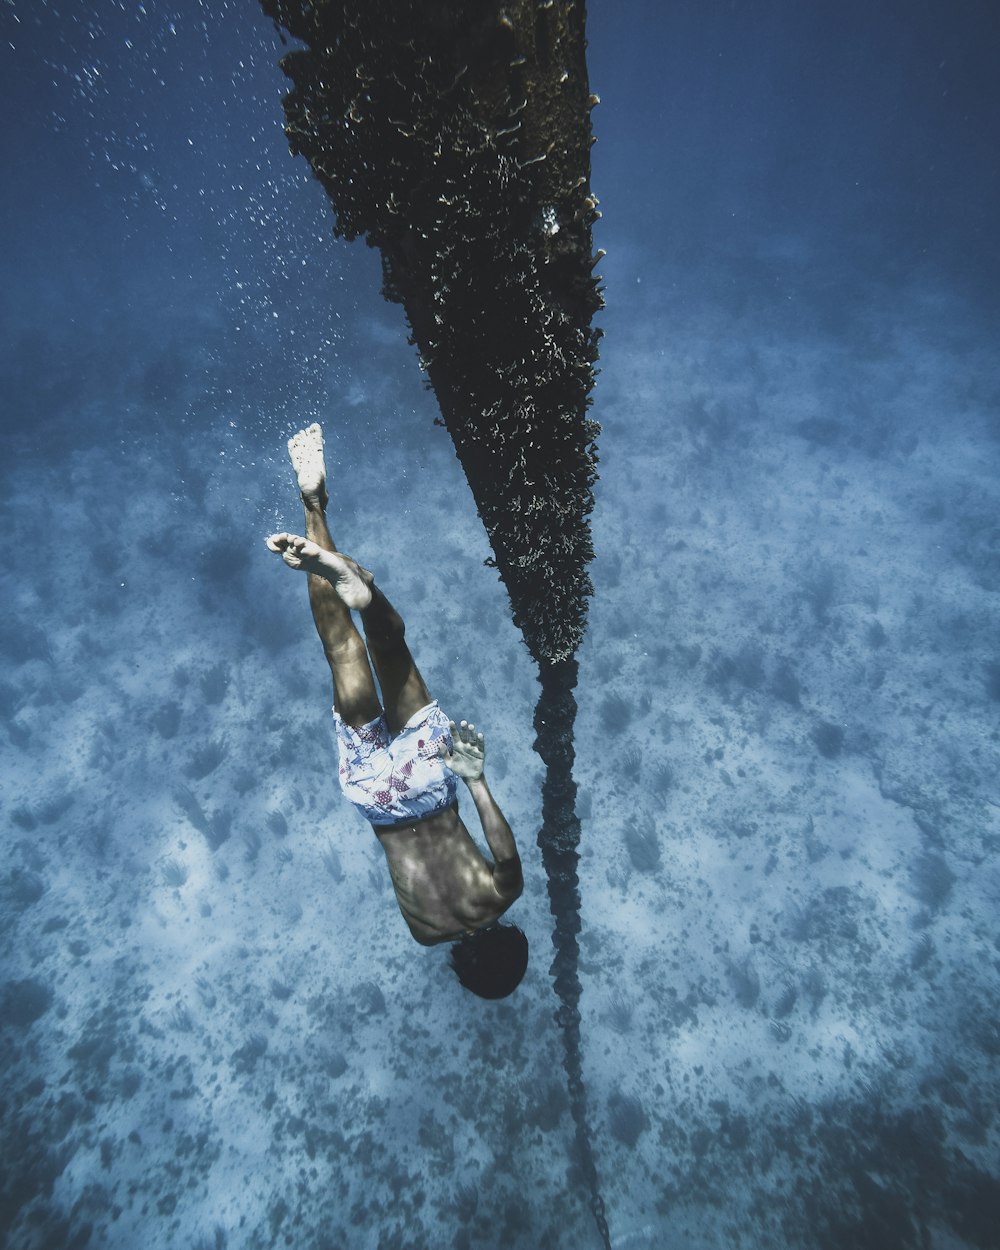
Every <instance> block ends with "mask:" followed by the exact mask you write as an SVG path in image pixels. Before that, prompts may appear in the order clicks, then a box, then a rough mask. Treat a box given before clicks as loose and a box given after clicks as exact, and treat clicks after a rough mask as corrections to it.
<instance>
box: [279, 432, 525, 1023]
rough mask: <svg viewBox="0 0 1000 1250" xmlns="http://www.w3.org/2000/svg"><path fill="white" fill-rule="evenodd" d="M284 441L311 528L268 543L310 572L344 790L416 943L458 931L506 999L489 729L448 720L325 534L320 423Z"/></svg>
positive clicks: (519, 884) (464, 962) (516, 887)
mask: <svg viewBox="0 0 1000 1250" xmlns="http://www.w3.org/2000/svg"><path fill="white" fill-rule="evenodd" d="M288 450H289V454H290V456H291V459H292V465H293V467H294V469H295V473H296V478H297V481H298V487H299V494H300V498H301V500H302V504H303V507H304V509H305V530H306V535H305V537H301V536H299V535H296V534H288V533H279V534H272V535H271V536H270V537H269V538H268V539H267V546H268V549H269V550H270V551H273V552H276V553H277V554H279V555H280V556H281V558H282V559H283V560H284V562H285V563H286V564H287V565H288V566H289V568H292V569H300V570H302V571H303V572H304V573H306V574H307V577H308V586H309V603H310V607H311V609H312V615H313V621H314V623H315V625H316V630H317V633H318V634H319V636H320V640H321V641H322V644H323V651H324V653H325V655H326V659H327V662H328V663H329V666H330V672H331V674H332V677H333V687H334V704H333V715H334V723H335V725H336V731H337V744H338V753H339V769H338V779H339V783H340V788H341V791H342V792H343V794H344V797H345V798H346V799H347V800H348V801H349V802H350V803H352V804H353V805H354V806H355V807H356V808H357V809H358V811H359V812H360V813H361V815H362V816H363V817H364V818H365V820H367V821H368V822H369V824H370V825H371V827H372V829H373V830H374V832H375V835H376V837H377V838H378V840H379V842H380V843H381V846H382V849H383V850H384V852H385V857H386V860H387V861H388V865H389V872H390V875H391V878H392V884H393V888H394V890H395V894H396V901H397V902H398V904H399V910H400V911H401V912H402V914H403V918H404V919H405V920H406V923H407V925H408V926H409V929H410V933H411V934H412V936H413V937H414V939H415V940H416V941H417V942H419V943H420V944H421V945H423V946H435V945H438V944H440V943H443V942H453V943H455V946H454V947H453V949H452V952H451V960H450V962H451V966H452V968H453V969H454V971H455V973H456V975H457V976H458V978H459V980H460V981H461V983H462V985H463V986H464V987H465V988H466V989H468V990H470V991H471V992H472V993H474V994H477V995H479V996H480V997H482V998H494V999H495V998H505V997H506V996H507V995H508V994H511V993H513V991H514V990H515V989H516V988H517V986H518V985H519V984H520V982H521V979H522V977H523V976H524V973H525V970H526V968H527V965H528V939H527V938H526V937H525V936H524V933H523V932H522V931H521V930H520V929H519V928H517V927H516V926H515V925H501V924H499V923H498V921H499V918H500V917H501V916H502V915H503V914H504V913H505V912H506V911H507V909H508V908H509V907H511V905H512V904H513V903H514V902H516V900H517V899H518V898H519V897H520V895H521V893H522V891H523V889H524V879H523V875H522V871H521V859H520V856H519V855H518V851H517V844H516V843H515V841H514V835H513V833H512V832H511V828H510V825H509V824H508V823H507V820H506V817H505V816H504V814H503V812H502V811H501V810H500V807H499V806H498V804H497V802H496V799H495V798H494V797H493V795H492V793H491V791H490V788H489V785H488V784H487V781H486V777H485V775H484V764H485V759H486V745H485V735H484V734H483V733H482V732H479V733H477V732H476V727H475V725H474V724H470V723H469V722H467V721H465V720H463V721H462V722H461V723H460V724H456V723H455V722H454V721H451V722H449V721H448V718H447V717H446V716H445V714H444V713H443V712H442V710H441V708H440V706H439V704H438V702H437V700H436V699H433V698H432V697H431V694H430V691H429V690H428V689H427V686H426V685H425V683H424V679H423V677H422V676H421V675H420V671H419V669H418V668H417V666H416V664H415V663H414V660H413V656H412V655H411V654H410V649H409V647H408V646H407V643H406V639H405V626H404V624H403V619H402V617H401V616H400V615H399V613H398V612H397V611H396V610H395V608H393V606H392V605H391V604H390V603H389V601H388V599H387V598H386V597H385V595H384V594H383V593H382V591H381V589H380V588H379V587H378V586H377V585H376V584H375V577H374V574H373V573H371V572H370V571H369V570H368V569H366V568H364V567H362V566H361V565H360V564H358V563H357V561H355V560H353V559H351V557H349V556H347V555H344V554H343V553H342V552H338V550H337V548H336V547H335V546H334V543H333V539H332V538H331V536H330V530H329V528H328V526H327V521H326V508H327V504H328V502H329V492H328V490H327V485H326V483H327V474H326V464H325V460H324V455H323V433H322V430H321V428H320V426H319V425H318V424H316V423H314V424H312V425H310V426H309V427H308V428H306V429H304V430H300V431H299V433H298V434H296V435H295V436H294V437H293V438H291V439H290V440H289V443H288ZM352 611H356V612H358V614H359V616H360V619H361V622H362V626H363V630H364V637H363V638H362V635H361V633H360V632H359V631H358V629H357V628H356V626H355V624H354V620H353V617H352V615H351V613H352ZM373 670H374V671H373ZM376 676H377V678H378V687H379V689H380V690H381V701H380V699H379V693H378V689H376ZM458 779H461V780H462V781H464V782H465V785H466V787H467V788H468V791H469V794H470V796H471V798H472V801H473V803H474V804H475V807H476V812H477V815H478V816H479V820H480V822H481V824H482V829H483V835H484V837H485V838H486V842H487V845H488V846H489V848H490V851H491V852H492V854H493V857H494V860H493V862H492V863H490V862H489V861H488V860H487V859H486V858H485V857H484V856H483V854H482V852H481V851H480V849H479V848H478V847H477V846H476V844H475V842H474V841H473V840H472V838H471V836H470V835H469V831H468V829H467V828H466V826H465V823H464V821H463V820H462V818H461V817H460V816H459V805H458V799H457V793H456V792H457V789H458V784H457V783H458Z"/></svg>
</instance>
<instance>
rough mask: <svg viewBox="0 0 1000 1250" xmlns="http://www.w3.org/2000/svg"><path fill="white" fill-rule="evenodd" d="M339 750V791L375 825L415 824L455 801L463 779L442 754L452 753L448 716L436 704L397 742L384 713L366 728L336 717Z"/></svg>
mask: <svg viewBox="0 0 1000 1250" xmlns="http://www.w3.org/2000/svg"><path fill="white" fill-rule="evenodd" d="M333 720H334V724H335V725H336V729H337V745H338V747H339V749H340V788H341V790H343V792H344V797H345V798H347V799H348V801H349V802H351V803H353V804H354V806H355V807H356V808H357V809H358V811H359V812H360V813H361V814H362V816H364V818H365V820H367V821H369V822H370V823H371V824H373V825H399V824H411V823H412V822H413V821H416V820H425V819H426V818H427V817H428V816H432V815H434V813H435V812H440V811H443V810H444V809H445V808H446V807H450V806H451V805H452V803H454V801H455V795H456V792H457V790H458V781H457V779H456V777H455V774H454V773H453V772H452V771H451V769H450V768H449V767H448V766H447V764H445V762H444V760H442V759H441V757H440V755H438V743H440V742H445V743H446V744H447V747H448V750H449V751H450V750H451V749H452V737H451V730H450V728H449V722H448V718H447V716H445V714H444V712H442V711H441V708H440V707H439V706H438V703H437V700H435V701H434V702H433V703H428V704H427V706H426V707H424V708H421V709H420V711H419V712H415V713H414V714H413V715H412V716H411V717H410V719H409V720H408V721H407V722H406V724H405V725H404V726H403V728H402V729H401V730H400V731H399V733H398V734H397V735H396V736H395V738H393V737H392V736H391V735H390V733H389V726H388V724H387V722H386V719H385V713H384V712H383V713H382V715H380V716H377V717H376V718H375V719H374V720H373V721H369V722H368V724H367V725H360V726H359V725H347V724H345V723H344V721H343V720H342V719H341V716H340V714H339V713H338V712H336V711H335V712H334V714H333Z"/></svg>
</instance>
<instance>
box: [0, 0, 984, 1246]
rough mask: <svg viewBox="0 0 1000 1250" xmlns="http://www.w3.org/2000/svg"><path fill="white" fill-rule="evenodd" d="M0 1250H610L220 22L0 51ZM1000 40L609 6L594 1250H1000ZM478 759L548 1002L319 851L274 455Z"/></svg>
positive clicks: (396, 449) (586, 1022)
mask: <svg viewBox="0 0 1000 1250" xmlns="http://www.w3.org/2000/svg"><path fill="white" fill-rule="evenodd" d="M0 24H2V27H3V40H2V43H0V57H2V61H0V66H2V68H0V83H2V86H0V91H2V93H3V98H4V105H5V109H4V115H5V119H6V124H5V126H4V131H3V138H2V144H3V155H2V166H0V167H2V170H3V177H2V179H0V197H2V206H3V207H2V212H3V223H4V231H3V247H2V254H0V292H2V298H3V303H2V318H3V320H2V330H3V332H2V336H0V379H2V383H0V396H2V430H3V457H2V468H0V472H2V491H0V508H2V513H3V515H2V531H0V532H2V533H3V535H4V544H3V545H4V556H5V558H4V561H3V569H2V572H0V583H2V586H0V605H2V606H0V638H2V644H3V645H2V650H0V706H2V710H3V743H4V749H3V757H2V765H0V767H2V773H0V836H2V839H3V843H2V845H3V861H2V865H0V960H2V965H0V983H2V990H0V1065H2V1074H3V1081H2V1093H0V1230H2V1232H3V1233H4V1234H5V1237H6V1240H5V1243H4V1244H6V1245H8V1246H10V1247H12V1250H21V1248H25V1250H36V1248H40V1247H46V1248H48V1247H52V1248H53V1250H56V1248H62V1247H84V1246H91V1247H102V1250H103V1248H107V1250H133V1248H134V1247H137V1246H147V1247H185V1248H186V1247H216V1248H221V1247H231V1248H239V1250H242V1248H243V1247H246V1248H248V1250H251V1248H257V1247H270V1246H293V1247H303V1248H305V1250H313V1248H315V1250H320V1248H323V1250H327V1248H330V1250H333V1248H341V1247H344V1248H347V1250H354V1248H355V1247H358V1248H360V1250H369V1248H371V1250H376V1248H378V1250H383V1248H386V1250H387V1248H389V1247H412V1248H414V1250H423V1248H425V1247H435V1248H437V1247H443V1246H447V1247H456V1248H458V1250H461V1248H463V1247H470V1248H471V1247H475V1248H477V1250H479V1248H483V1250H487V1248H491V1247H497V1248H498V1250H499V1248H500V1247H503V1248H504V1250H508V1248H520V1247H524V1248H525V1250H533V1248H536V1247H540V1246H545V1247H560V1248H562V1247H566V1248H569V1247H586V1246H597V1245H599V1244H600V1243H599V1239H598V1234H597V1230H596V1228H595V1226H594V1224H593V1221H592V1220H591V1217H590V1214H589V1212H588V1209H587V1194H586V1187H585V1185H584V1182H583V1179H582V1175H581V1172H580V1169H579V1167H578V1166H577V1162H576V1157H575V1147H574V1140H573V1127H572V1122H571V1119H570V1115H569V1110H568V1102H567V1098H566V1092H565V1078H564V1075H563V1072H562V1060H561V1050H560V1039H559V1035H558V1032H557V1029H556V1026H555V1023H554V1021H553V1012H554V1010H555V1006H556V1002H555V998H554V994H553V991H552V988H551V985H550V982H549V979H548V975H547V968H548V963H549V951H550V949H551V948H550V943H549V932H550V918H549V914H548V905H547V900H546V895H545V885H544V876H543V873H542V868H541V861H540V855H539V852H538V850H537V848H536V846H535V834H536V831H537V829H538V827H539V824H540V793H539V787H540V780H541V775H542V766H541V763H540V761H539V760H538V758H537V756H535V755H534V753H533V752H532V750H531V741H532V737H533V732H532V728H531V717H532V712H533V707H534V701H535V697H536V692H537V686H536V684H535V681H534V672H533V669H532V666H531V664H530V662H529V659H528V656H527V653H526V651H525V649H524V647H523V646H522V645H521V643H520V641H519V639H518V637H517V635H516V634H515V631H514V629H513V627H512V625H511V624H510V619H509V613H508V609H507V603H506V599H505V596H504V593H503V590H502V587H501V586H500V584H499V583H498V582H497V581H496V575H495V573H493V572H491V571H490V570H489V569H488V568H485V567H484V565H483V560H484V559H485V558H486V557H487V556H488V554H489V550H488V546H487V543H486V540H485V537H484V534H483V532H482V528H481V526H480V524H479V522H478V519H477V517H476V514H475V509H474V507H473V505H472V502H471V498H470V495H469V492H468V488H467V486H466V484H465V482H464V479H463V478H462V475H461V471H460V469H459V466H458V463H457V461H456V459H455V457H454V453H453V451H452V449H451V447H450V444H449V443H448V440H447V436H446V434H445V432H444V431H443V430H442V429H440V428H439V427H436V426H435V425H434V423H433V421H434V416H435V414H436V409H435V405H434V399H433V395H431V394H430V393H429V392H427V391H426V390H425V389H424V387H423V385H422V381H421V376H420V373H419V369H418V367H417V362H416V357H415V353H414V351H413V349H411V348H410V347H408V346H407V343H406V327H405V325H404V323H403V319H402V313H401V310H400V309H399V308H398V307H396V306H389V305H387V304H384V303H383V302H382V300H381V298H380V296H379V294H378V287H379V266H378V261H377V257H376V255H375V254H374V253H372V252H371V251H369V250H368V249H366V248H365V247H364V246H363V245H362V244H361V243H357V244H353V245H347V244H345V243H343V242H337V241H335V240H333V239H332V237H331V226H332V217H331V214H330V211H329V209H328V207H327V204H326V202H325V200H324V197H323V195H322V192H321V190H320V188H319V186H318V185H317V184H316V183H314V182H313V181H312V180H311V178H310V176H309V174H308V171H307V169H306V166H305V164H304V162H303V161H301V160H293V159H292V158H291V157H290V156H289V155H288V152H287V145H286V142H285V140H284V136H283V134H282V131H281V121H282V115H281V107H280V97H281V94H282V92H283V90H284V86H285V80H284V79H283V77H282V75H281V73H280V71H279V70H278V68H277V61H278V58H279V56H280V54H281V52H282V50H283V49H282V47H281V44H280V42H279V40H278V37H277V35H276V34H275V32H274V30H273V28H272V27H271V25H270V24H269V23H268V22H266V21H265V20H264V19H263V18H262V17H261V16H260V15H259V14H258V13H257V12H256V10H255V8H254V6H253V5H221V4H219V5H210V4H207V3H205V4H201V3H198V2H197V0H180V2H178V3H176V4H173V5H171V4H164V3H160V2H159V0H150V2H149V3H145V4H143V5H139V4H133V3H124V4H115V3H112V2H111V0H101V2H96V0H94V2H91V3H86V2H85V0H84V2H81V3H73V4H71V3H68V2H67V3H61V4H55V3H43V2H41V0H37V2H35V3H29V2H28V0H13V2H12V3H8V4H6V5H5V6H4V8H3V12H2V15H0ZM998 35H1000V18H998V16H997V12H996V9H995V6H993V5H992V4H989V3H975V2H973V0H958V2H957V3H951V4H944V3H940V2H934V0H928V2H927V3H912V2H911V3H905V4H904V3H901V2H899V3H897V2H888V3H882V4H879V5H871V4H861V3H846V4H844V3H837V4H834V3H832V2H831V0H817V3H814V4H810V5H799V4H793V3H791V2H790V0H759V2H757V3H753V4H750V3H739V2H737V0H733V2H732V3H722V2H721V0H720V2H718V3H714V2H713V3H706V2H702V3H696V2H694V0H687V2H680V3H670V4H653V3H640V2H639V0H616V3H614V4H612V3H611V2H610V0H600V2H594V3H592V4H591V6H590V13H589V39H590V51H589V61H590V73H591V85H592V89H593V90H595V91H596V92H598V93H599V94H600V96H601V98H602V104H601V106H600V108H599V109H597V110H596V112H595V114H594V124H595V130H596V133H597V135H598V138H599V142H598V144H597V145H596V147H595V148H594V153H593V157H594V170H593V187H594V190H595V192H596V194H597V195H598V196H599V197H600V200H601V209H602V211H603V214H604V215H603V219H602V220H601V222H600V223H599V225H598V227H597V230H596V240H595V241H596V243H597V245H599V246H600V247H603V248H605V249H606V250H607V253H608V255H607V257H606V259H605V260H604V262H603V263H602V266H601V270H602V272H603V274H604V277H605V281H606V285H607V301H608V306H607V309H606V311H605V312H604V314H602V318H601V324H602V326H603V327H604V329H605V331H606V337H605V338H604V340H603V342H602V359H601V362H600V363H601V369H602V373H601V376H600V378H599V381H598V386H597V390H596V391H595V408H594V415H595V416H596V417H597V418H598V419H599V420H600V421H601V423H602V425H603V434H602V437H601V443H600V453H601V465H600V469H601V480H600V482H599V484H598V488H597V507H596V510H595V513H594V515H593V531H594V539H595V545H596V548H597V552H598V556H597V560H596V561H595V565H594V580H595V585H596V594H595V597H594V600H593V603H592V609H591V618H590V628H589V633H588V636H587V640H586V642H585V645H584V647H583V649H582V651H581V655H580V659H581V680H580V687H579V690H578V697H579V703H580V715H579V723H578V735H577V751H578V756H577V778H578V781H579V783H580V787H581V796H580V811H581V816H582V818H583V854H582V860H581V865H580V871H581V896H582V904H581V905H582V921H583V930H582V934H581V946H582V951H583V959H582V966H581V978H582V981H583V986H584V996H583V1001H582V1004H581V1010H582V1013H583V1038H584V1067H585V1076H586V1083H587V1091H588V1098H589V1106H590V1116H591V1121H592V1147H593V1153H594V1158H595V1160H596V1163H597V1168H598V1173H599V1177H600V1183H601V1189H602V1192H603V1195H604V1199H605V1202H606V1205H607V1212H608V1220H609V1224H610V1228H611V1235H612V1242H613V1244H614V1245H615V1246H616V1247H670V1250H675V1248H677V1250H680V1248H697V1250H710V1248H715V1247H720V1248H721V1247H727V1248H728V1247H736V1246H740V1247H747V1248H755V1247H765V1246H766V1247H780V1248H784V1247H788V1248H792V1247H795V1248H796V1250H798V1248H802V1247H805V1248H807V1250H808V1248H812V1247H817V1248H824V1250H825V1248H826V1247H832V1246H837V1247H853V1246H858V1247H872V1250H876V1248H877V1250H895V1248H896V1247H899V1248H900V1250H908V1248H909V1247H926V1246H931V1247H934V1248H935V1250H938V1248H941V1250H964V1248H965V1247H977V1248H984V1247H993V1246H996V1245H997V1244H998V1235H997V1231H996V1230H997V1229H998V1228H1000V1157H998V1142H1000V1121H998V1114H997V1107H998V1105H1000V1090H998V1084H1000V1078H998V1058H1000V985H998V982H1000V924H998V921H997V914H998V902H1000V863H998V850H1000V785H998V782H997V776H998V766H1000V759H998V755H1000V751H998V743H1000V737H998V713H1000V650H998V645H997V610H998V595H1000V520H998V517H1000V485H998V477H1000V474H998V467H1000V444H998V436H1000V352H998V348H997V342H998V337H997V331H998V312H1000V308H998V303H1000V301H998V296H997V292H998V291H1000V251H998V245H997V231H996V224H995V223H996V221H997V220H998V215H1000V155H998V154H1000V86H998V80H997V76H996V72H995V48H996V46H997V37H998ZM313 420H320V421H321V422H322V423H323V425H324V429H325V431H326V436H327V450H328V455H329V459H330V463H331V468H332V475H333V476H332V495H333V500H332V504H331V512H330V515H331V527H332V529H333V532H334V537H335V538H336V539H337V541H338V544H339V545H340V546H342V547H343V548H344V549H345V550H347V551H350V552H352V553H354V554H356V555H357V556H358V558H359V559H361V560H362V561H363V562H364V563H365V564H367V565H368V566H369V567H371V568H373V569H375V570H376V572H377V574H378V576H379V578H380V581H381V583H382V584H383V585H385V587H386V589H387V591H388V593H389V594H390V596H391V597H392V598H393V600H394V602H396V604H397V605H398V607H399V608H400V609H401V611H402V612H403V614H404V616H405V617H406V621H407V627H408V637H409V640H410V643H411V646H412V648H413V650H414V652H415V654H416V656H417V659H418V662H419V663H420V666H421V669H422V671H423V673H424V676H425V677H426V679H427V681H428V685H429V686H430V688H431V690H432V692H433V693H434V695H435V696H436V697H437V698H438V699H439V700H440V702H441V703H442V705H443V706H444V707H445V709H446V710H447V711H448V712H449V713H450V714H451V715H456V716H470V717H471V718H472V719H475V721H476V722H477V724H478V725H480V726H482V727H484V728H485V729H486V730H487V733H488V735H489V740H490V758H489V759H488V761H487V775H488V776H489V777H490V780H491V784H492V787H493V790H494V793H495V794H496V795H497V798H498V800H499V802H500V803H501V806H502V807H503V809H504V811H505V812H506V814H507V816H508V818H509V819H510V822H511V824H512V826H513V828H514V830H515V833H516V834H517V836H518V840H519V843H520V845H521V848H522V856H523V859H524V864H525V875H526V879H527V885H526V890H525V894H524V896H523V898H522V899H521V900H520V901H519V902H518V903H517V905H516V907H515V908H514V910H513V911H512V912H511V918H512V919H515V920H516V921H517V923H518V924H520V925H521V927H522V928H524V929H525V931H526V932H527V933H528V935H529V938H530V940H531V943H532V949H533V952H534V957H533V962H532V965H531V968H530V969H529V973H528V977H527V979H526V981H525V983H524V984H523V986H522V987H521V989H519V990H518V992H517V994H516V995H515V996H514V997H512V998H511V999H508V1000H506V1001H504V1002H503V1003H498V1004H490V1003H482V1002H480V1001H477V1000H473V999H472V998H471V997H470V996H468V995H467V994H465V993H464V992H463V991H462V989H461V988H460V986H459V985H458V983H457V982H456V981H455V978H454V977H453V976H452V974H451V973H450V972H449V970H448V968H447V965H446V958H445V953H444V952H443V951H442V949H440V948H438V949H436V950H434V949H431V950H428V949H424V948H422V947H419V946H418V945H417V944H416V943H414V942H413V941H412V940H411V939H410V937H409V935H408V933H407V931H406V927H405V924H404V923H403V921H402V919H401V917H400V916H399V914H398V912H397V910H396V907H395V903H394V900H393V897H392V890H391V885H390V883H389V880H388V875H387V872H386V869H385V866H384V862H383V861H382V857H381V852H380V850H379V848H378V845H377V844H376V843H375V842H374V840H373V839H372V838H371V836H370V833H369V831H368V830H367V829H366V827H365V826H364V825H363V824H362V823H361V822H360V820H359V818H358V817H357V816H356V815H355V814H354V813H353V812H352V811H350V810H349V809H346V808H345V806H344V805H343V804H342V802H341V801H340V800H339V797H338V793H337V788H336V776H335V756H334V741H333V735H332V727H331V724H330V718H329V705H330V691H329V686H328V678H327V675H326V671H325V665H324V663H323V658H322V654H321V653H320V652H319V648H318V644H317V642H316V640H315V636H314V634H313V630H312V625H311V622H310V620H309V614H308V607H307V604H306V599H305V587H304V586H303V585H302V584H301V582H300V581H299V580H298V577H297V575H295V574H293V573H291V572H289V571H288V570H287V569H285V568H284V567H283V566H282V565H281V564H280V562H276V561H275V560H274V558H273V557H272V556H270V555H269V553H268V552H267V551H266V549H265V547H264V544H263V539H264V537H265V536H266V535H267V534H268V533H269V532H271V531H272V530H275V529H284V528H290V529H298V528H299V526H300V524H301V521H300V517H299V514H298V512H297V508H296V500H295V493H294V485H293V480H292V477H291V473H290V469H289V467H288V464H287V460H286V458H285V452H284V441H285V439H286V438H287V437H288V435H289V434H290V433H292V432H293V431H294V430H295V429H297V428H299V427H300V426H302V425H304V424H308V423H309V422H311V421H313Z"/></svg>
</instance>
